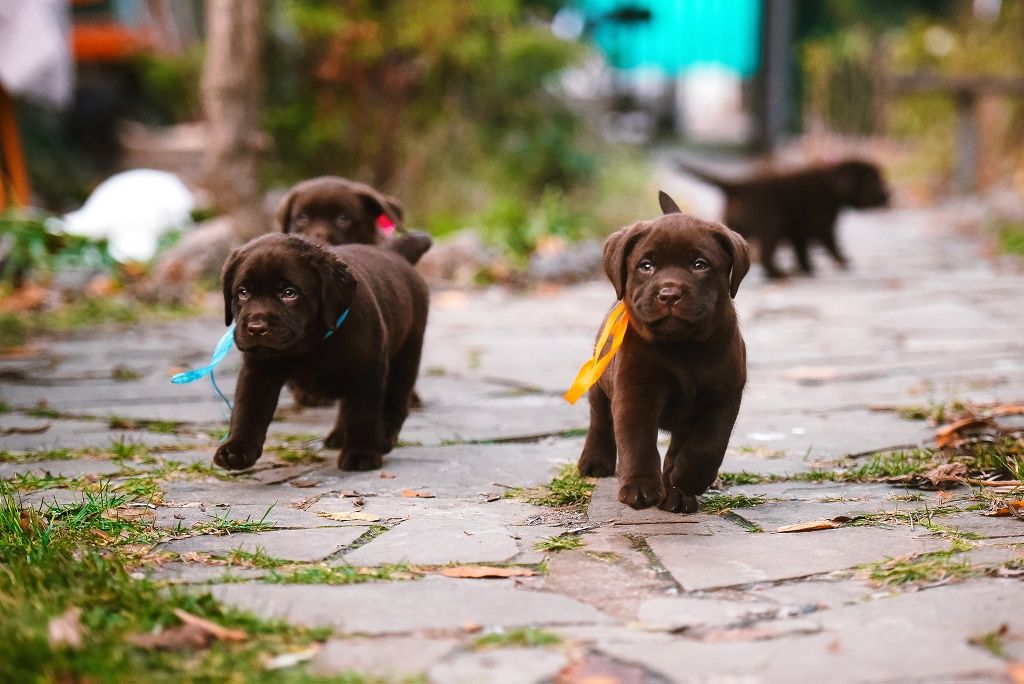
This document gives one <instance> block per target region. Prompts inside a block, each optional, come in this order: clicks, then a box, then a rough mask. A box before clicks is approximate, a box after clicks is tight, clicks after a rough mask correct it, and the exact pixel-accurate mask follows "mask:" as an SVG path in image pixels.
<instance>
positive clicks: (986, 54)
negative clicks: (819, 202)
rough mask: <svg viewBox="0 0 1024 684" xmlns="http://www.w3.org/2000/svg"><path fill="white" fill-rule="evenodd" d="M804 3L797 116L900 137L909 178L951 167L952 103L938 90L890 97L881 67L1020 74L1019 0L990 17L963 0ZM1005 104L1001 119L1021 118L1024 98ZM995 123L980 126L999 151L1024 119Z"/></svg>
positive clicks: (1023, 129) (1023, 5) (1023, 68)
mask: <svg viewBox="0 0 1024 684" xmlns="http://www.w3.org/2000/svg"><path fill="white" fill-rule="evenodd" d="M804 4H805V5H808V6H811V7H813V8H814V9H815V12H816V17H815V22H812V25H813V28H807V29H806V31H805V35H807V36H810V37H809V38H807V39H806V40H804V41H803V43H802V46H801V72H802V77H803V84H804V91H805V112H806V116H805V120H807V121H813V122H815V123H817V124H818V125H819V126H822V127H824V128H825V129H827V130H830V131H832V132H837V133H844V134H856V135H865V134H881V135H888V136H889V137H890V138H892V139H894V140H897V141H900V142H903V143H909V145H908V152H909V156H908V158H907V159H906V160H905V162H904V163H902V164H901V165H900V168H899V169H898V170H897V173H898V174H899V175H902V176H903V177H904V180H906V181H908V182H910V183H917V182H921V183H928V182H931V183H933V184H934V183H936V182H938V183H941V182H942V181H944V180H946V179H948V177H949V176H950V174H951V172H952V167H953V161H954V154H955V149H954V145H955V143H956V136H955V125H956V122H955V114H956V111H955V103H954V101H953V96H952V95H951V94H947V93H931V92H924V93H914V94H905V95H900V96H899V97H895V98H893V97H891V96H889V95H888V94H887V93H886V90H885V83H884V81H885V78H886V77H887V76H889V75H891V74H909V73H917V72H926V73H935V74H945V75H951V76H953V75H985V76H996V77H1012V78H1024V38H1022V37H1024V0H1004V2H1003V3H1002V5H1001V8H1000V12H999V15H998V16H997V17H992V18H985V17H981V16H976V15H975V14H974V12H973V3H971V2H965V1H962V0H961V1H956V0H943V1H941V2H934V3H930V2H923V3H922V2H917V1H911V2H887V1H885V2H881V3H879V2H878V0H871V1H869V2H851V1H848V0H829V1H827V2H821V3H804ZM827 27H831V30H827ZM1004 106H1006V107H1008V108H1009V110H1010V113H1009V114H1008V116H1006V117H1005V118H1006V120H1007V121H1010V122H1013V121H1017V122H1020V121H1022V120H1024V117H1022V114H1024V103H1022V102H1020V101H1016V100H1010V99H1007V100H1006V101H1005V105H1004ZM1004 128H1005V129H1004V130H998V131H994V130H991V128H990V129H989V130H988V131H987V132H986V134H987V135H989V136H996V137H997V139H1000V140H1001V141H1002V143H1003V144H1002V145H1001V147H1002V148H1003V149H1005V150H1008V151H1010V150H1012V149H1014V147H1015V146H1019V145H1020V144H1021V143H1022V142H1024V126H1021V125H1020V124H1019V123H1018V124H1016V125H1013V124H1012V123H1011V124H1010V125H1008V126H1005V127H1004ZM1011 161H1012V160H1011ZM1016 163H1018V164H1024V159H1020V160H1016Z"/></svg>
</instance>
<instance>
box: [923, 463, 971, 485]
mask: <svg viewBox="0 0 1024 684" xmlns="http://www.w3.org/2000/svg"><path fill="white" fill-rule="evenodd" d="M966 475H967V466H965V465H964V464H963V463H943V464H942V465H939V466H935V467H934V468H932V469H931V470H929V471H928V472H927V473H925V474H924V477H925V479H926V480H928V481H929V482H931V483H932V484H933V485H940V484H942V483H944V482H959V481H960V478H962V477H965V476H966Z"/></svg>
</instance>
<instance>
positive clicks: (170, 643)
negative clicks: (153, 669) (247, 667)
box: [127, 608, 248, 651]
mask: <svg viewBox="0 0 1024 684" xmlns="http://www.w3.org/2000/svg"><path fill="white" fill-rule="evenodd" d="M174 615H175V616H176V617H177V618H178V619H179V620H181V621H182V623H183V624H181V625H178V626H177V627H171V628H169V629H165V630H163V631H160V632H156V633H153V634H133V635H131V636H129V637H128V638H127V641H128V643H131V644H135V645H136V646H140V647H142V648H145V649H148V650H151V651H152V650H160V651H181V650H188V651H198V650H200V649H204V648H206V647H207V646H209V645H210V644H211V643H212V642H213V641H214V640H220V641H244V640H245V639H246V638H247V637H248V635H247V634H246V633H245V632H243V631H242V630H240V629H228V628H227V627H221V626H220V625H218V624H216V623H214V622H210V621H209V620H204V619H203V618H201V617H199V616H198V615H193V614H192V613H188V612H185V611H184V610H181V609H180V608H175V609H174Z"/></svg>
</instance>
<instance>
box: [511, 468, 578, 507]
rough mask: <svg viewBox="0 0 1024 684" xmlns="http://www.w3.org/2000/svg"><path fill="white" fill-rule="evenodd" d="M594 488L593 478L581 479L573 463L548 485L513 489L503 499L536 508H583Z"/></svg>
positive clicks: (561, 470) (559, 472) (562, 469)
mask: <svg viewBox="0 0 1024 684" xmlns="http://www.w3.org/2000/svg"><path fill="white" fill-rule="evenodd" d="M594 487H595V484H594V480H593V478H587V477H583V476H582V475H580V473H579V470H577V469H576V464H575V463H567V464H565V465H564V466H562V468H561V469H560V470H559V471H558V474H557V475H555V477H554V478H552V480H551V482H550V483H548V484H546V485H541V486H540V487H531V488H529V489H523V488H521V487H513V488H511V489H509V490H508V491H506V492H505V494H504V497H505V498H512V499H521V500H523V501H526V502H527V503H532V504H535V505H538V506H555V507H557V506H584V505H586V503H587V502H588V501H590V497H591V495H592V494H593V493H594Z"/></svg>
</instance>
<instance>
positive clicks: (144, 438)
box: [3, 419, 201, 452]
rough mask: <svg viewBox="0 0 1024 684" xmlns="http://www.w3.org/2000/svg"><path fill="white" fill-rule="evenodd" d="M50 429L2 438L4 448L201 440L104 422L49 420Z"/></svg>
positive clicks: (43, 448) (95, 446)
mask: <svg viewBox="0 0 1024 684" xmlns="http://www.w3.org/2000/svg"><path fill="white" fill-rule="evenodd" d="M48 422H49V423H50V427H49V429H47V430H46V431H45V432H40V433H35V434H13V435H4V436H3V448H4V449H6V450H8V451H29V452H35V451H46V450H49V449H59V448H67V449H109V448H110V445H111V444H113V443H116V442H121V441H124V442H126V443H129V444H143V445H145V446H148V447H151V448H160V447H170V446H178V445H180V444H192V443H199V442H200V441H201V440H196V439H195V438H192V437H189V436H187V435H174V434H164V433H160V432H151V431H149V430H119V429H111V428H109V427H107V424H106V422H100V421H83V420H74V419H52V420H49V421H48Z"/></svg>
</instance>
